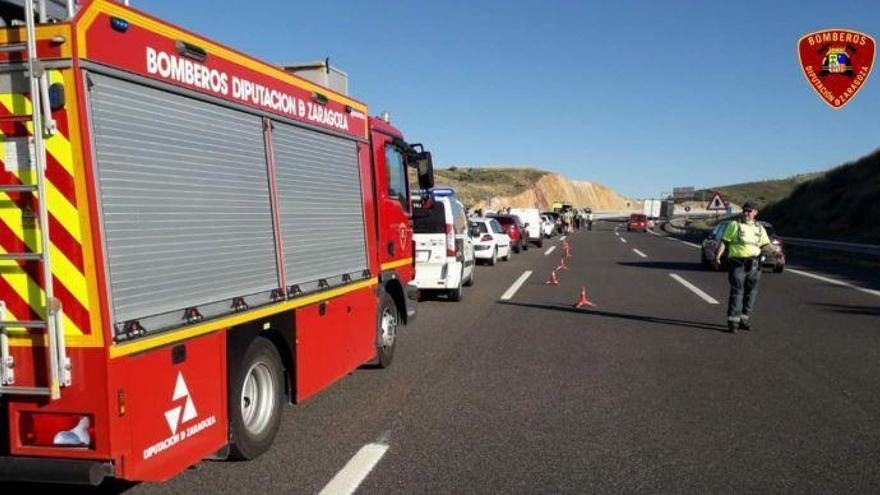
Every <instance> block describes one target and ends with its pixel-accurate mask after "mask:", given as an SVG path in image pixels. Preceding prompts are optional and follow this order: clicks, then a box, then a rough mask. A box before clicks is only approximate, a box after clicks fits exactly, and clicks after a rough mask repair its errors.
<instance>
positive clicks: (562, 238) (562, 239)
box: [559, 235, 568, 241]
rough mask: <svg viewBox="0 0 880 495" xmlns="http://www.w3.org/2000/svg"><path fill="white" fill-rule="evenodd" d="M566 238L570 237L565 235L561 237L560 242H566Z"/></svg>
mask: <svg viewBox="0 0 880 495" xmlns="http://www.w3.org/2000/svg"><path fill="white" fill-rule="evenodd" d="M566 237H568V236H567V235H564V236H562V237H560V238H559V240H560V241H564V240H565V238H566Z"/></svg>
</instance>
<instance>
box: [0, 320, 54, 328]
mask: <svg viewBox="0 0 880 495" xmlns="http://www.w3.org/2000/svg"><path fill="white" fill-rule="evenodd" d="M0 328H46V322H45V321H43V320H0Z"/></svg>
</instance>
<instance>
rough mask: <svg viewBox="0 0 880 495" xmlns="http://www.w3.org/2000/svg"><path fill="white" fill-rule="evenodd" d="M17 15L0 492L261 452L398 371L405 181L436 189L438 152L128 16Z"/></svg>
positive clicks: (119, 10)
mask: <svg viewBox="0 0 880 495" xmlns="http://www.w3.org/2000/svg"><path fill="white" fill-rule="evenodd" d="M4 3H6V2H4ZM11 3H17V4H18V5H19V6H23V8H20V9H19V12H20V15H21V16H22V19H21V21H20V22H15V21H10V19H5V20H6V21H7V23H6V26H11V27H6V28H3V29H0V131H2V136H0V154H2V156H0V161H2V169H0V351H2V356H0V358H2V361H0V480H31V481H52V482H70V483H91V484H96V483H99V482H101V480H103V479H104V478H106V477H115V478H120V479H125V480H137V481H161V480H165V479H168V478H170V477H172V476H174V475H175V474H177V473H179V472H180V471H181V470H183V469H185V468H186V467H188V466H190V465H192V464H194V463H197V462H199V461H200V460H201V459H204V458H206V457H214V458H225V457H233V458H238V459H249V458H253V457H255V456H258V455H260V454H262V453H263V452H265V451H266V450H267V449H268V448H269V446H270V444H271V443H272V440H273V438H274V436H275V433H276V431H277V429H278V427H279V423H280V420H281V407H282V404H283V403H284V402H285V401H287V402H289V403H298V402H300V401H302V400H304V399H306V398H307V397H309V396H311V395H313V394H315V393H316V392H318V391H320V390H322V389H323V388H325V387H327V386H328V385H330V384H332V383H333V382H335V381H337V380H339V379H340V378H341V377H343V376H345V375H346V374H347V373H349V372H350V371H352V370H353V369H355V368H357V367H359V366H361V365H364V364H368V363H371V362H372V363H373V364H375V365H376V366H379V367H385V366H387V365H389V364H390V362H391V359H392V357H393V353H394V344H395V336H396V332H397V329H398V325H399V324H405V323H407V322H409V321H412V319H413V318H414V316H415V300H416V291H415V289H414V285H413V284H412V283H411V281H412V279H413V276H414V264H413V255H412V228H411V223H410V217H409V214H410V208H411V201H410V189H409V186H408V182H407V175H408V172H407V168H408V167H410V168H414V169H415V170H414V171H412V172H409V175H412V174H414V173H415V174H417V176H418V179H419V184H420V187H422V188H429V187H431V186H432V185H433V175H432V174H433V171H432V164H431V156H430V153H429V152H427V151H425V150H424V149H423V148H422V147H421V146H420V145H409V144H407V142H406V141H404V139H403V136H402V134H401V133H400V132H399V131H398V130H397V129H395V128H394V127H392V126H391V125H390V124H389V123H388V122H387V119H376V118H371V117H368V113H367V108H366V106H365V105H364V104H362V103H359V102H358V101H355V100H353V99H351V98H349V97H348V96H347V95H345V94H343V93H341V92H338V91H333V90H331V89H329V88H328V87H325V86H324V85H321V84H317V83H315V82H312V81H309V80H307V79H305V78H302V77H298V76H296V75H293V74H291V73H290V72H288V71H285V70H282V69H280V68H278V67H276V66H273V65H270V64H267V63H265V62H262V61H260V60H257V59H255V58H252V57H249V56H247V55H244V54H242V53H240V52H237V51H235V50H233V49H230V48H228V47H225V46H223V45H220V44H218V43H214V42H212V41H210V40H208V39H206V38H204V37H201V36H199V35H196V34H193V33H191V32H188V31H186V30H184V29H181V28H179V27H177V26H174V25H172V24H169V23H167V22H165V21H162V20H159V19H156V18H154V17H151V16H149V15H147V14H144V13H142V12H139V11H137V10H135V9H132V8H128V7H126V6H124V5H121V4H119V3H115V2H111V1H107V0H92V1H86V2H82V4H81V5H80V2H74V1H73V0H69V1H67V2H58V1H55V2H48V4H46V3H45V1H44V2H39V3H40V4H42V5H40V4H38V5H36V6H34V5H33V4H34V2H33V0H26V1H24V2H11ZM59 3H60V4H61V5H59ZM65 3H66V5H65ZM59 9H60V12H58V13H57V14H53V13H54V12H55V11H56V10H59ZM35 10H36V11H38V12H39V18H37V19H34V17H35V14H34V11H35ZM10 12H12V14H10ZM3 14H4V15H7V16H8V15H13V16H14V15H15V10H14V9H12V8H11V7H9V8H7V7H4V10H3ZM53 15H55V16H56V17H55V19H54V20H55V21H56V22H49V21H51V20H52V16H53Z"/></svg>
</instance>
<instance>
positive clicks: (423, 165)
mask: <svg viewBox="0 0 880 495" xmlns="http://www.w3.org/2000/svg"><path fill="white" fill-rule="evenodd" d="M415 166H416V170H418V173H419V187H420V188H422V189H426V190H427V189H431V188H432V187H434V161H433V160H432V159H431V152H430V151H421V152H419V153H416V156H415Z"/></svg>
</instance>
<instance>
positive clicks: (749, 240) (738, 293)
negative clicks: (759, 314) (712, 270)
mask: <svg viewBox="0 0 880 495" xmlns="http://www.w3.org/2000/svg"><path fill="white" fill-rule="evenodd" d="M757 216H758V210H757V208H755V205H754V204H753V203H751V202H746V203H745V204H744V205H743V215H742V220H738V219H737V220H733V221H732V222H728V224H727V228H726V229H724V233H723V234H722V236H721V240H722V241H723V242H720V243H719V244H718V248H717V249H716V250H715V265H716V266H717V265H720V264H721V255H722V253H724V250H725V249H726V250H727V252H728V255H727V259H728V265H729V272H728V280H729V281H730V299H729V300H728V303H727V331H728V332H731V333H735V332H736V331H737V329H740V330H751V329H752V326H751V324H750V323H749V316H750V315H751V314H752V310H753V309H754V307H755V299H756V298H757V297H758V281H759V280H760V279H761V251H762V250H764V249H765V248H767V246H769V245H770V239H769V237H768V236H767V231H766V230H764V227H763V226H762V225H761V224H760V223H758V222H756V221H755V218H756V217H757Z"/></svg>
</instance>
